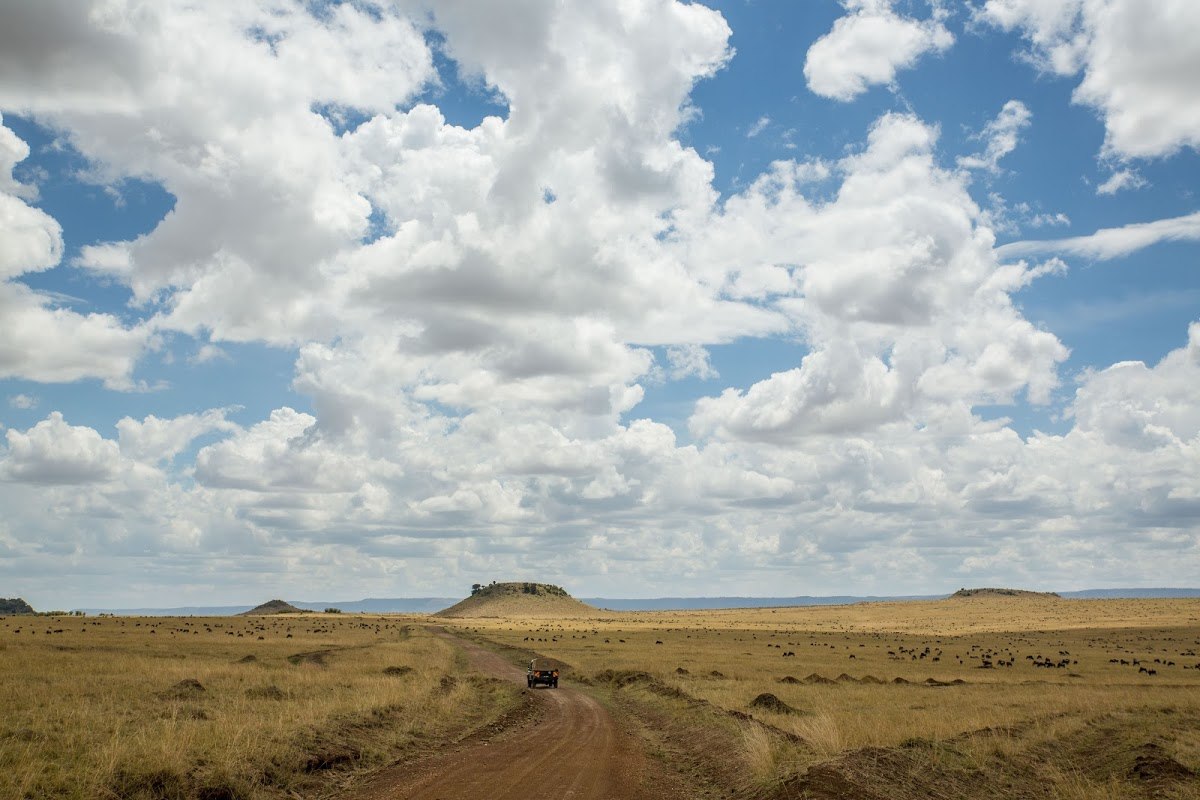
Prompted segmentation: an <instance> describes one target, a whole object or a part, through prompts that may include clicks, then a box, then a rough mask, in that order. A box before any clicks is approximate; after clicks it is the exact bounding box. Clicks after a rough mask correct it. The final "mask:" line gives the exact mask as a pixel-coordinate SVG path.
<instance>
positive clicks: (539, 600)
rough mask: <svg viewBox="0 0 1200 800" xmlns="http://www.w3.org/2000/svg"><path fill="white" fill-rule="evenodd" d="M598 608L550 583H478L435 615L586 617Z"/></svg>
mask: <svg viewBox="0 0 1200 800" xmlns="http://www.w3.org/2000/svg"><path fill="white" fill-rule="evenodd" d="M596 612H597V609H595V608H593V607H592V606H589V605H588V604H587V603H581V602H580V601H578V600H576V599H575V598H574V597H571V595H569V594H567V592H566V590H565V589H563V588H562V587H560V586H554V585H552V584H549V583H528V582H522V583H493V584H491V585H489V586H483V585H481V584H476V585H475V586H474V587H472V589H471V596H470V597H468V598H466V599H465V600H460V601H459V602H457V603H455V604H454V605H452V606H450V607H449V608H446V609H443V610H441V611H439V612H437V613H436V614H434V616H435V617H587V616H591V615H593V614H595V613H596Z"/></svg>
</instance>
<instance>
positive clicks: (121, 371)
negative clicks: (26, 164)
mask: <svg viewBox="0 0 1200 800" xmlns="http://www.w3.org/2000/svg"><path fill="white" fill-rule="evenodd" d="M28 155H29V146H28V145H27V144H25V142H24V141H22V140H21V139H20V138H19V137H18V136H16V134H14V133H13V132H12V131H11V130H9V129H8V128H7V127H4V125H3V118H0V323H3V327H4V338H3V341H0V378H8V377H15V378H27V379H30V380H36V381H46V382H64V381H74V380H79V379H80V378H87V377H99V378H103V379H104V381H105V383H106V384H108V385H109V386H111V387H113V388H128V387H130V386H131V385H132V380H131V377H130V376H131V374H132V372H133V368H134V364H135V362H136V360H137V357H138V356H139V355H140V354H141V352H142V350H143V349H144V347H145V345H146V341H147V338H148V336H149V329H148V328H147V327H145V326H138V327H135V328H133V329H130V328H127V327H126V326H124V325H123V324H122V323H121V321H120V320H118V319H117V318H116V317H113V316H112V315H109V314H86V315H84V314H79V313H76V312H74V311H71V310H69V309H63V308H55V307H54V304H53V297H52V296H50V295H48V294H45V293H39V292H35V291H33V290H32V289H30V288H29V287H27V286H26V285H24V284H23V283H18V282H16V281H14V280H12V279H13V278H16V277H19V276H21V275H24V274H26V273H30V272H40V271H43V270H47V269H50V268H52V267H55V266H57V265H58V264H59V262H60V261H61V259H62V252H63V240H62V228H61V227H60V226H59V224H58V222H57V221H56V220H55V219H54V218H53V217H51V216H50V215H49V214H47V213H45V212H44V211H42V210H41V209H38V208H34V207H33V206H31V205H29V204H28V203H27V202H26V201H27V199H29V198H30V197H32V196H35V195H36V192H31V191H29V190H28V187H26V186H25V185H23V184H21V183H19V182H18V181H16V180H14V178H13V176H12V170H13V167H14V166H15V165H16V164H17V163H18V162H20V161H22V160H24V159H25V158H27V157H28Z"/></svg>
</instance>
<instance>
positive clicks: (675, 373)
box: [667, 344, 720, 380]
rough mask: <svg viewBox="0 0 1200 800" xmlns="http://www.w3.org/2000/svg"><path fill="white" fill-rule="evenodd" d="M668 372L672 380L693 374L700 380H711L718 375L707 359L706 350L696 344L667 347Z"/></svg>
mask: <svg viewBox="0 0 1200 800" xmlns="http://www.w3.org/2000/svg"><path fill="white" fill-rule="evenodd" d="M667 364H668V366H669V370H668V374H669V375H670V377H671V379H672V380H679V379H681V378H686V377H688V376H689V375H695V376H696V377H697V378H699V379H700V380H712V379H714V378H719V377H720V375H719V374H718V373H717V371H716V370H715V369H713V365H712V363H711V362H710V361H709V356H708V350H707V349H705V348H703V347H701V346H700V345H698V344H685V345H676V346H673V347H668V348H667Z"/></svg>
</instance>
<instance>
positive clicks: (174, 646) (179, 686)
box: [0, 614, 515, 800]
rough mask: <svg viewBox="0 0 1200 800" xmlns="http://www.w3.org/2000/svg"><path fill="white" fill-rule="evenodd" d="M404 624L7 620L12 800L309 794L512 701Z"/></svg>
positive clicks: (340, 618) (0, 770)
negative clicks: (468, 673) (472, 676)
mask: <svg viewBox="0 0 1200 800" xmlns="http://www.w3.org/2000/svg"><path fill="white" fill-rule="evenodd" d="M406 622H411V620H407V621H406V620H400V619H395V618H390V619H389V618H380V619H372V618H364V617H359V616H350V615H321V614H314V615H302V616H280V617H245V618H219V619H218V618H210V619H205V618H186V619H176V618H156V619H136V618H118V619H113V618H99V619H94V618H82V619H81V618H74V617H64V618H54V617H7V618H0V676H3V681H2V682H0V708H3V709H4V713H3V715H2V716H0V797H2V798H79V799H80V800H83V798H87V799H88V800H93V799H94V798H180V799H181V800H182V799H183V798H258V797H278V796H289V792H294V791H303V792H305V793H306V794H308V795H311V793H313V792H321V791H325V790H327V789H329V788H330V787H331V785H332V780H331V776H333V775H338V776H344V775H345V774H346V772H347V771H348V770H352V769H359V768H363V767H365V766H370V765H377V764H381V763H387V762H390V761H392V760H394V759H395V758H396V757H397V756H398V755H400V754H403V753H405V752H409V751H412V750H414V749H420V748H421V747H422V746H423V744H422V743H423V742H427V741H436V740H440V739H446V738H453V737H456V736H459V735H462V734H463V733H465V732H467V731H469V730H471V729H472V728H473V727H474V726H478V725H480V724H483V723H485V722H486V721H488V720H490V719H492V718H494V717H495V716H496V715H498V714H499V713H501V712H502V711H503V710H505V709H507V708H509V707H510V705H511V704H512V703H513V702H514V697H515V693H514V691H513V689H512V688H511V687H509V686H507V685H501V684H498V683H495V682H490V681H483V680H477V679H470V678H468V677H467V676H465V675H463V674H461V666H462V665H461V664H460V663H456V660H457V659H459V658H460V656H458V655H456V650H455V649H454V648H453V647H452V646H451V645H450V644H448V643H446V642H445V641H443V640H441V639H438V638H436V637H434V636H431V635H430V634H428V633H426V632H425V631H424V630H423V629H421V628H419V627H413V626H411V625H410V624H406ZM249 657H253V660H249ZM244 659H245V660H244ZM389 667H390V668H394V669H392V670H391V674H388V673H385V670H387V669H388V668H389ZM455 673H459V676H458V678H457V679H454V680H443V678H444V677H445V676H447V675H454V674H455ZM185 681H196V682H198V684H199V686H201V687H203V688H202V689H200V688H195V687H194V686H192V687H190V688H189V684H186V683H181V682H185Z"/></svg>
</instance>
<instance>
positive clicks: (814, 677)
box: [802, 672, 836, 686]
mask: <svg viewBox="0 0 1200 800" xmlns="http://www.w3.org/2000/svg"><path fill="white" fill-rule="evenodd" d="M802 682H803V683H807V684H810V685H813V684H815V685H825V686H831V685H833V684H834V683H836V681H831V680H830V679H829V678H826V677H825V676H824V675H818V674H817V673H815V672H814V673H812V674H811V675H808V676H807V677H805V678H804V680H803V681H802Z"/></svg>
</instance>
